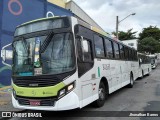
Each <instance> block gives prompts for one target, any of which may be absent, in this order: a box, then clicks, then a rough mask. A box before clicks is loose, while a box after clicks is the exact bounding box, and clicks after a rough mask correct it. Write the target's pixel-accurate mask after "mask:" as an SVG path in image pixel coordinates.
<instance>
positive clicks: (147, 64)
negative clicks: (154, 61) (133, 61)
mask: <svg viewBox="0 0 160 120" xmlns="http://www.w3.org/2000/svg"><path fill="white" fill-rule="evenodd" d="M138 59H139V77H140V78H143V76H145V75H149V74H150V72H151V70H152V68H151V61H150V58H149V56H148V55H146V54H144V53H138Z"/></svg>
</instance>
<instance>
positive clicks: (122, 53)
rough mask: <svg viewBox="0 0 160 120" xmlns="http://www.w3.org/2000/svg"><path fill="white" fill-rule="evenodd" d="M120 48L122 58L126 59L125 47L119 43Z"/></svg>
mask: <svg viewBox="0 0 160 120" xmlns="http://www.w3.org/2000/svg"><path fill="white" fill-rule="evenodd" d="M119 50H120V57H121V59H122V60H124V59H125V57H124V47H123V46H122V45H119Z"/></svg>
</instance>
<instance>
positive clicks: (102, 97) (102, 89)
mask: <svg viewBox="0 0 160 120" xmlns="http://www.w3.org/2000/svg"><path fill="white" fill-rule="evenodd" d="M106 93H107V94H108V92H106V87H105V85H104V82H102V81H101V82H100V85H99V88H98V95H99V98H98V99H97V100H96V101H95V102H93V106H94V107H96V108H99V107H102V106H103V105H104V103H105V100H106V96H107V94H106Z"/></svg>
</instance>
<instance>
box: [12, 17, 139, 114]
mask: <svg viewBox="0 0 160 120" xmlns="http://www.w3.org/2000/svg"><path fill="white" fill-rule="evenodd" d="M12 46H13V65H12V71H13V72H12V86H13V94H12V103H13V106H14V107H15V108H19V109H32V110H49V111H59V110H69V109H75V108H82V107H84V106H86V105H88V104H90V103H93V104H94V105H95V106H96V107H101V106H103V105H104V103H105V100H106V98H107V97H108V94H111V93H113V92H114V91H116V90H118V89H120V88H122V87H124V86H126V85H128V86H129V87H132V86H133V84H134V81H135V80H136V79H137V78H138V77H139V62H138V58H137V51H136V50H135V49H133V48H131V47H129V46H126V45H124V44H123V43H122V42H120V41H118V40H114V39H112V38H111V37H107V35H106V33H103V32H101V31H100V30H98V29H96V28H94V27H92V26H91V25H89V24H87V23H86V22H84V21H82V20H80V19H78V18H75V17H52V18H44V19H38V20H34V21H31V22H27V23H24V24H22V25H20V26H18V27H17V28H16V31H15V34H14V41H13V44H12Z"/></svg>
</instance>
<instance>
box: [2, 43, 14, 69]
mask: <svg viewBox="0 0 160 120" xmlns="http://www.w3.org/2000/svg"><path fill="white" fill-rule="evenodd" d="M11 45H12V43H10V44H8V45H6V46H4V47H2V50H1V58H2V64H4V65H7V66H9V67H11V65H10V64H8V63H6V60H12V58H13V52H12V50H6V49H5V48H7V47H10V46H11Z"/></svg>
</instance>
